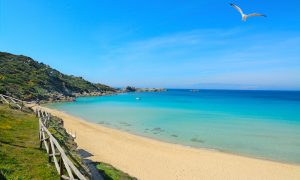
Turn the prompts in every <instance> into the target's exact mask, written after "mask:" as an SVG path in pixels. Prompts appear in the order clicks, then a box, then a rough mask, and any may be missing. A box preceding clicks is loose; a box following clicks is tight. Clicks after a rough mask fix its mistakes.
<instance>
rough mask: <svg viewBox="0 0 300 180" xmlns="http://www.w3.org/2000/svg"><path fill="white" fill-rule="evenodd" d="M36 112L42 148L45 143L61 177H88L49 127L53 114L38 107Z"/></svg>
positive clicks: (50, 159) (50, 158) (51, 160)
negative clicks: (69, 156) (73, 161)
mask: <svg viewBox="0 0 300 180" xmlns="http://www.w3.org/2000/svg"><path fill="white" fill-rule="evenodd" d="M36 114H37V117H38V118H39V129H40V134H39V137H40V148H42V147H43V144H44V147H45V149H46V151H47V153H48V156H49V162H54V165H55V167H56V170H57V172H58V173H59V175H60V177H61V179H76V178H78V179H82V180H83V179H84V180H85V179H87V178H86V177H84V176H83V175H82V174H81V172H80V171H79V170H78V169H77V168H76V167H75V165H74V164H73V163H72V161H71V160H70V159H69V158H68V157H67V155H66V154H65V152H64V150H63V148H62V147H61V146H60V144H59V143H58V141H57V140H56V139H55V138H54V137H53V135H52V134H51V133H50V132H49V130H48V129H47V126H48V121H49V120H50V117H51V114H49V113H47V112H46V111H43V110H41V109H36Z"/></svg>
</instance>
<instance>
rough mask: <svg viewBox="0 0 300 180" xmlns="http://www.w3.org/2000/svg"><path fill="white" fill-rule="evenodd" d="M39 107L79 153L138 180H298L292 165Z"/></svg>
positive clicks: (299, 175)
mask: <svg viewBox="0 0 300 180" xmlns="http://www.w3.org/2000/svg"><path fill="white" fill-rule="evenodd" d="M39 107H41V106H39ZM41 108H43V109H46V110H47V111H48V112H50V113H51V114H52V115H54V116H57V117H60V118H62V119H63V120H64V127H65V128H66V129H72V130H75V129H76V134H77V138H76V140H75V141H76V142H77V144H78V149H83V150H86V151H88V152H89V153H91V154H93V156H91V157H90V159H91V160H93V161H102V162H106V163H109V164H112V165H113V166H115V167H116V168H118V169H121V170H122V171H125V172H127V173H128V174H130V175H132V176H135V177H137V178H139V179H199V178H200V177H201V179H226V178H227V179H300V166H299V165H297V164H291V163H285V162H278V161H272V160H268V159H261V158H256V157H248V156H243V155H240V154H234V153H230V152H223V151H219V150H217V149H206V148H195V147H191V146H184V145H181V144H175V143H169V142H164V141H160V140H157V139H153V138H150V137H145V136H141V135H136V134H133V133H129V132H127V131H122V130H118V129H113V128H110V127H107V126H103V125H100V124H96V123H91V122H88V121H85V120H83V119H82V118H80V117H75V116H72V115H70V114H67V113H65V112H63V111H59V110H55V109H51V108H46V107H41ZM95 141H100V142H98V143H97V142H96V143H95ZM103 142H104V146H103Z"/></svg>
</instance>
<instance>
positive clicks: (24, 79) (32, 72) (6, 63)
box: [0, 52, 115, 101]
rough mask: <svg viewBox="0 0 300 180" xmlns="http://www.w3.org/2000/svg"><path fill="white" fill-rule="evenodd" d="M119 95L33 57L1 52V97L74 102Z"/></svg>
mask: <svg viewBox="0 0 300 180" xmlns="http://www.w3.org/2000/svg"><path fill="white" fill-rule="evenodd" d="M111 92H115V89H114V88H112V87H109V86H106V85H103V84H94V83H91V82H89V81H86V80H84V79H83V78H82V77H75V76H72V75H66V74H63V73H61V72H59V71H57V70H55V69H53V68H51V67H50V66H48V65H45V64H43V63H39V62H37V61H35V60H33V59H31V58H30V57H26V56H23V55H14V54H10V53H5V52H0V93H1V94H6V95H10V96H14V97H17V98H20V99H24V100H36V99H37V98H38V99H40V100H46V101H59V100H73V98H74V97H75V96H80V95H85V96H86V95H101V94H103V93H111Z"/></svg>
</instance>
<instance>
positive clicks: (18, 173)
mask: <svg viewBox="0 0 300 180" xmlns="http://www.w3.org/2000/svg"><path fill="white" fill-rule="evenodd" d="M0 179H59V175H58V173H57V172H56V170H55V168H54V166H53V164H49V163H48V156H47V153H46V152H45V150H41V149H39V137H38V120H37V118H36V117H35V116H34V115H33V114H32V113H24V112H21V111H18V110H13V109H10V108H9V107H8V106H5V105H1V104H0Z"/></svg>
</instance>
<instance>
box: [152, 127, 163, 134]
mask: <svg viewBox="0 0 300 180" xmlns="http://www.w3.org/2000/svg"><path fill="white" fill-rule="evenodd" d="M164 131H165V130H163V129H162V128H160V127H156V128H153V129H151V132H152V133H153V134H158V133H162V132H164Z"/></svg>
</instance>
